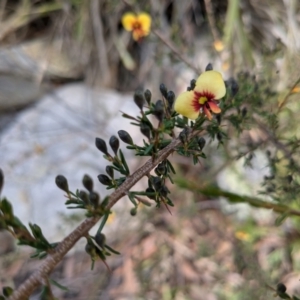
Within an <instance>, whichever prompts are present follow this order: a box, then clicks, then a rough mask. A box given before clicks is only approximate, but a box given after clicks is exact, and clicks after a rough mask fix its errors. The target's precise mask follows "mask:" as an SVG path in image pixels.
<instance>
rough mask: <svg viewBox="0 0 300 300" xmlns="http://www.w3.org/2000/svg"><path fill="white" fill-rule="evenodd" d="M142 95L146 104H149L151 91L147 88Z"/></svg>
mask: <svg viewBox="0 0 300 300" xmlns="http://www.w3.org/2000/svg"><path fill="white" fill-rule="evenodd" d="M144 96H145V99H146V101H147V103H148V105H150V102H151V97H152V94H151V92H150V91H149V90H146V91H145V92H144Z"/></svg>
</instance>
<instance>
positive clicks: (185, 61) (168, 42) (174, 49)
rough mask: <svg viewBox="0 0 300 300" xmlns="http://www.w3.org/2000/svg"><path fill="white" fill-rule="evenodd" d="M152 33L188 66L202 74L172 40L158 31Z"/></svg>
mask: <svg viewBox="0 0 300 300" xmlns="http://www.w3.org/2000/svg"><path fill="white" fill-rule="evenodd" d="M151 32H152V33H153V34H155V35H156V36H157V37H158V38H159V39H160V40H161V41H162V42H163V43H164V44H165V45H166V46H167V47H168V48H169V49H170V50H171V51H172V52H173V53H174V54H175V55H176V56H177V57H178V58H179V59H180V60H181V61H183V62H184V63H185V64H186V65H187V66H189V67H190V68H191V69H192V70H194V71H195V72H196V73H197V74H200V73H201V70H200V69H199V68H197V67H195V65H193V64H192V63H191V62H190V61H189V60H188V59H187V58H186V57H185V56H184V55H182V54H181V53H180V51H179V50H178V49H177V48H176V47H175V45H174V44H173V43H172V42H171V41H170V40H168V39H167V38H166V37H165V36H162V35H161V33H160V32H159V31H158V30H156V29H153V30H151Z"/></svg>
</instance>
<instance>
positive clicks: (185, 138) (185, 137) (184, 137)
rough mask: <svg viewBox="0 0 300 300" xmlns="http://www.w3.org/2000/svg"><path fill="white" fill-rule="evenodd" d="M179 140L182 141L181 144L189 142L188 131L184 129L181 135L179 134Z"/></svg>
mask: <svg viewBox="0 0 300 300" xmlns="http://www.w3.org/2000/svg"><path fill="white" fill-rule="evenodd" d="M178 137H179V139H180V141H181V143H183V144H184V143H186V141H187V137H188V133H187V131H186V129H183V130H182V131H181V132H180V133H179V136H178Z"/></svg>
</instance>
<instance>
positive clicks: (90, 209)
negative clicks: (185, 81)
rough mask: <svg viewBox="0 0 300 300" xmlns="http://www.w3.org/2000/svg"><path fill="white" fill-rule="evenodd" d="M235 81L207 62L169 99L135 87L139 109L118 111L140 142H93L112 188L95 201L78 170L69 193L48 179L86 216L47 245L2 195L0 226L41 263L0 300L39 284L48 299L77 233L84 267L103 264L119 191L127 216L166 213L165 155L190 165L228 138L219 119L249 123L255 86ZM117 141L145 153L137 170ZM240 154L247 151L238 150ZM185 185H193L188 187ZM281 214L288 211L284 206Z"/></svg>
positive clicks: (170, 169)
mask: <svg viewBox="0 0 300 300" xmlns="http://www.w3.org/2000/svg"><path fill="white" fill-rule="evenodd" d="M251 80H252V79H251ZM243 82H246V83H245V85H246V87H245V86H244V85H243V86H241V87H240V90H241V91H242V93H243V94H241V95H239V93H238V90H239V85H238V84H237V82H236V81H235V80H233V79H231V80H229V81H227V82H226V84H225V82H224V81H223V78H222V76H221V74H220V73H219V72H217V71H214V70H213V69H212V65H211V64H209V65H208V66H207V68H206V71H205V72H203V73H202V74H201V75H200V76H199V78H198V79H197V80H192V81H191V82H190V86H189V87H188V88H187V91H186V92H183V93H182V94H180V95H179V96H178V97H177V98H176V96H175V94H174V92H173V91H171V90H168V89H167V87H166V86H165V85H164V84H161V85H160V92H161V95H162V98H161V99H160V100H157V101H153V99H152V94H151V92H150V91H149V90H145V91H142V90H138V91H136V92H135V94H134V102H135V104H136V105H137V106H138V108H139V110H140V114H139V115H138V116H132V115H130V114H127V113H123V115H122V116H123V117H124V118H126V119H128V120H130V122H131V124H132V125H134V126H137V127H139V128H140V132H141V134H142V135H143V141H142V142H141V143H136V142H135V141H134V140H133V139H132V137H131V136H130V134H129V133H128V132H127V131H125V130H120V131H118V133H117V135H113V136H111V137H110V139H109V141H108V143H107V142H106V141H104V140H103V139H102V138H99V137H97V138H96V139H95V145H96V147H97V149H98V150H99V151H100V152H101V153H103V155H104V158H105V159H106V161H107V166H106V168H105V171H106V174H99V175H98V181H99V182H100V183H101V184H103V185H105V186H106V187H107V189H109V190H113V192H112V193H111V194H110V195H109V196H107V197H105V198H104V199H101V197H100V195H99V194H98V193H97V192H96V191H95V185H94V181H93V179H92V178H91V177H90V176H88V175H84V177H83V180H82V184H83V187H84V188H85V189H78V190H76V191H75V192H72V191H70V189H69V186H68V181H67V179H66V178H65V177H64V176H63V175H58V176H57V177H56V179H55V182H56V185H57V186H58V187H59V188H60V189H61V190H63V191H64V192H65V196H66V197H67V201H66V203H65V204H66V206H67V208H69V209H83V210H85V211H86V216H87V219H85V220H84V221H83V222H82V223H81V224H80V225H79V226H78V227H77V228H76V229H75V230H74V231H73V232H71V233H70V234H69V235H68V236H67V237H66V238H65V239H63V240H62V241H61V242H54V243H53V242H49V241H48V240H47V239H46V237H45V236H44V235H43V233H42V230H41V228H40V227H39V226H38V225H36V224H29V229H28V228H27V227H26V226H25V225H24V224H23V223H22V222H21V220H19V219H18V218H17V217H16V216H15V215H14V212H13V208H12V205H11V204H10V202H9V201H8V200H7V199H6V198H2V199H1V202H0V229H1V230H7V231H9V232H10V233H11V234H12V235H13V236H14V237H15V238H16V239H17V240H18V243H19V245H27V246H30V247H32V248H34V249H35V252H34V253H33V254H32V258H38V259H43V262H42V263H41V266H40V267H39V268H38V270H36V272H34V273H33V274H32V275H31V276H30V277H29V278H28V279H27V280H26V281H25V282H24V283H23V284H22V285H21V286H20V287H18V288H17V289H16V290H15V291H14V290H13V289H12V288H10V287H6V288H4V289H3V296H0V299H6V298H9V299H28V297H29V296H30V295H31V294H32V292H33V291H34V290H35V289H36V288H37V287H38V286H39V285H42V286H43V295H44V296H45V297H46V296H47V297H48V298H47V299H53V295H52V292H51V284H55V285H56V286H60V285H59V283H57V282H55V281H54V280H52V279H50V277H49V276H50V274H51V272H52V270H53V269H54V267H55V266H56V265H57V264H58V263H59V262H60V261H61V260H62V258H63V257H64V255H65V254H66V253H67V252H68V251H69V250H70V249H71V248H72V247H73V246H74V244H75V243H76V242H77V241H78V240H79V239H80V238H81V237H84V238H85V239H86V246H85V251H86V252H87V253H88V254H89V255H90V257H91V262H92V268H93V266H94V263H95V261H96V260H101V261H102V262H103V263H104V264H105V265H106V266H107V268H109V266H108V265H109V264H108V263H107V262H106V261H107V257H108V256H110V255H113V254H116V255H118V254H120V253H119V252H118V251H116V250H114V249H113V248H112V247H111V246H109V237H106V236H105V235H104V234H103V233H102V230H103V228H104V226H105V224H106V221H107V219H108V217H109V215H110V214H111V209H112V207H113V205H114V204H115V203H116V202H117V201H118V200H119V199H121V198H122V197H124V196H126V197H127V198H128V199H129V200H130V201H131V203H132V209H131V210H130V214H131V215H133V216H134V215H136V214H137V212H138V209H139V206H140V205H145V206H151V205H152V204H155V206H156V207H158V208H159V207H162V208H165V209H167V210H170V207H172V206H173V205H174V203H173V201H172V197H171V195H170V190H169V188H168V185H169V184H170V183H173V175H174V174H175V168H174V166H173V165H172V163H171V161H170V160H169V156H170V154H172V153H174V152H176V153H177V154H178V155H182V156H186V157H189V158H191V160H192V161H193V163H194V164H197V163H199V162H200V160H201V159H205V158H206V155H205V153H204V148H205V144H206V141H207V140H209V141H213V140H215V139H216V140H217V141H218V142H219V144H220V143H221V144H222V143H223V142H224V139H225V140H226V139H227V138H228V133H226V132H225V128H227V127H224V126H222V125H221V121H222V119H224V120H225V122H227V123H230V124H231V128H234V129H235V130H236V132H237V133H240V132H241V131H243V129H244V128H245V127H247V126H249V123H250V117H249V116H248V112H247V106H246V105H247V103H246V101H247V99H248V98H247V97H245V95H246V94H247V93H248V94H249V93H252V92H253V95H252V96H253V97H254V98H253V99H254V101H258V100H259V99H255V97H257V98H259V96H258V95H256V94H255V91H254V90H251V89H253V86H254V89H255V83H254V82H253V81H252V82H250V84H249V83H247V81H245V80H244V81H243ZM226 91H227V92H226ZM243 101H244V102H243ZM232 125H233V126H232ZM228 127H229V126H228ZM108 145H109V146H108ZM124 146H126V148H127V149H129V150H132V151H133V152H134V154H135V155H136V156H137V157H139V156H144V157H149V160H148V161H147V162H146V163H145V164H144V165H142V166H141V167H140V168H139V169H138V170H135V171H133V170H130V168H129V166H128V164H127V161H126V157H125V156H124V154H123V151H122V148H123V147H124ZM253 149H254V148H253ZM253 149H252V150H253ZM248 153H249V151H248V152H247V154H245V155H248ZM152 170H154V172H152ZM0 175H1V176H0V184H1V185H0V189H1V188H2V186H3V183H4V175H3V173H2V171H1V173H0ZM143 177H146V178H147V180H148V186H147V188H145V190H140V191H137V190H132V187H133V186H134V185H135V184H136V183H137V182H138V181H139V180H141V179H142V178H143ZM182 186H184V184H182ZM188 188H190V189H191V190H193V189H194V187H193V186H190V187H188ZM199 192H202V193H203V194H209V195H212V196H224V197H227V198H228V199H229V200H230V201H232V202H241V201H242V200H241V199H239V198H238V197H237V196H236V195H231V194H230V193H227V194H226V193H225V192H222V191H221V190H218V189H217V188H215V189H209V188H208V189H205V190H199ZM222 193H223V194H222ZM246 200H247V198H246ZM248 200H249V201H247V202H248V203H249V204H250V205H253V206H260V207H264V203H263V202H257V201H259V200H255V199H248ZM250 200H251V201H252V202H251V201H250ZM253 201H254V202H253ZM255 201H256V202H255ZM274 207H275V206H274ZM266 208H270V207H266ZM275 208H276V207H275ZM275 208H274V210H275V211H278V212H283V210H284V209H288V208H286V207H284V206H280V205H277V209H279V210H276V209H275ZM280 209H281V210H280ZM288 212H289V213H291V212H292V211H291V210H288ZM100 219H101V221H100V225H99V227H98V230H97V233H96V234H95V235H90V234H89V230H90V229H91V228H92V227H93V226H95V225H96V223H97V222H98V221H99V220H100ZM276 293H277V295H278V296H282V297H289V296H288V295H287V294H286V293H285V290H284V286H283V285H279V287H278V288H277V290H276ZM284 299H291V298H284ZM293 299H297V298H293Z"/></svg>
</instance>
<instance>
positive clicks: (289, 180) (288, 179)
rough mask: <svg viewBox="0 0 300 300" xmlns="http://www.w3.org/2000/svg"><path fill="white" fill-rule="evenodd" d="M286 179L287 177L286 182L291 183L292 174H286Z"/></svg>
mask: <svg viewBox="0 0 300 300" xmlns="http://www.w3.org/2000/svg"><path fill="white" fill-rule="evenodd" d="M286 179H287V182H288V183H291V182H292V181H293V176H292V175H288V176H287V177H286Z"/></svg>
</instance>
